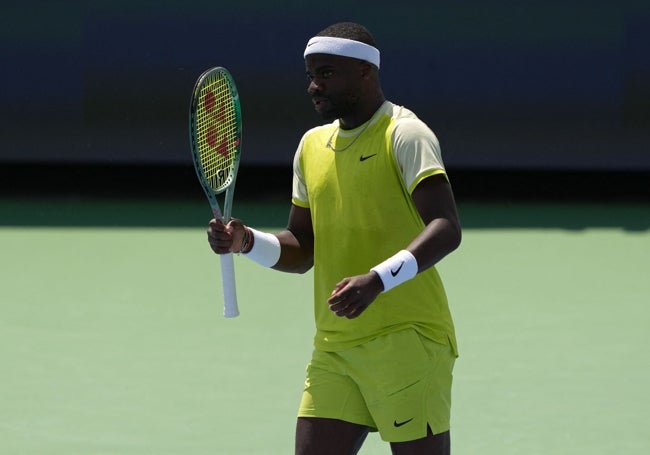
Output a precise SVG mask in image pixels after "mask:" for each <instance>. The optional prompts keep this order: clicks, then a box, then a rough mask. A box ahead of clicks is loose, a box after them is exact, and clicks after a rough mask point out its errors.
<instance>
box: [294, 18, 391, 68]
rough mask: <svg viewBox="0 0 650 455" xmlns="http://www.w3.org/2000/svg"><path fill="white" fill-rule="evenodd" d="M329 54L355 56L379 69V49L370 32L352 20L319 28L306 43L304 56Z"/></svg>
mask: <svg viewBox="0 0 650 455" xmlns="http://www.w3.org/2000/svg"><path fill="white" fill-rule="evenodd" d="M311 54H330V55H340V56H343V57H349V58H356V59H358V60H364V61H367V62H369V63H372V64H373V65H375V66H376V67H377V69H379V60H380V58H379V56H380V54H379V49H377V43H375V39H374V38H373V36H372V35H371V34H370V32H369V31H368V30H367V29H366V28H365V27H364V26H363V25H359V24H355V23H354V22H339V23H338V24H334V25H330V26H329V27H327V28H326V29H324V30H321V31H320V32H319V33H317V34H316V36H314V37H313V38H312V39H310V40H309V42H308V43H307V47H306V48H305V53H304V56H305V57H307V56H308V55H311Z"/></svg>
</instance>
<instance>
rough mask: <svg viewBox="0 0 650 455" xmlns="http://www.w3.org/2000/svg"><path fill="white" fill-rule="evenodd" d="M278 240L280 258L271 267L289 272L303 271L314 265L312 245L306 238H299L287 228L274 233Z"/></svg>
mask: <svg viewBox="0 0 650 455" xmlns="http://www.w3.org/2000/svg"><path fill="white" fill-rule="evenodd" d="M275 235H276V237H277V238H278V240H279V241H280V246H281V251H280V259H279V260H278V262H277V263H276V264H275V265H274V266H273V267H272V268H273V269H275V270H279V271H282V272H290V273H305V272H307V271H308V270H309V269H311V268H312V266H313V265H314V247H313V244H312V242H310V241H309V240H308V239H299V238H298V237H296V235H295V234H294V233H293V232H291V231H290V230H289V229H285V230H284V231H281V232H278V233H277V234H275Z"/></svg>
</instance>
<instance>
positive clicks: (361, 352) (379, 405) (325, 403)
mask: <svg viewBox="0 0 650 455" xmlns="http://www.w3.org/2000/svg"><path fill="white" fill-rule="evenodd" d="M455 360H456V358H455V355H454V353H453V351H452V349H451V347H450V346H447V345H443V344H439V343H436V342H434V341H431V340H429V339H426V338H424V337H422V336H421V335H419V334H418V333H417V332H416V331H415V330H414V329H405V330H401V331H399V332H395V333H391V334H388V335H385V336H382V337H379V338H377V339H375V340H373V341H370V342H368V343H365V344H363V345H361V346H357V347H354V348H352V349H349V350H346V351H341V352H326V351H319V350H315V351H314V353H313V355H312V360H311V362H310V364H309V365H308V366H307V379H306V380H305V390H304V392H303V394H302V401H301V403H300V408H299V411H298V417H323V418H330V419H339V420H343V421H346V422H352V423H356V424H360V425H366V426H368V427H370V428H371V430H372V431H379V434H380V435H381V438H382V439H383V440H384V441H388V442H403V441H412V440H415V439H420V438H423V437H425V436H426V435H427V425H428V426H429V427H430V428H431V431H432V432H433V434H438V433H443V432H445V431H447V430H449V420H450V409H451V383H452V370H453V367H454V362H455Z"/></svg>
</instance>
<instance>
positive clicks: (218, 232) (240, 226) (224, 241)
mask: <svg viewBox="0 0 650 455" xmlns="http://www.w3.org/2000/svg"><path fill="white" fill-rule="evenodd" d="M244 235H245V228H244V223H242V222H241V220H238V219H234V218H233V219H231V220H230V221H229V222H228V224H223V221H221V220H218V219H214V218H213V219H211V220H210V223H209V225H208V243H209V244H210V248H212V251H214V252H215V253H217V254H228V253H238V252H239V251H241V249H242V243H243V241H244Z"/></svg>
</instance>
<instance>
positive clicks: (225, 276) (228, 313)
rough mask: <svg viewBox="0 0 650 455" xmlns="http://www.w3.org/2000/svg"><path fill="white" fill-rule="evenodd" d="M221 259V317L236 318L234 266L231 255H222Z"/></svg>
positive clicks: (237, 313)
mask: <svg viewBox="0 0 650 455" xmlns="http://www.w3.org/2000/svg"><path fill="white" fill-rule="evenodd" d="M219 257H220V258H221V284H222V286H223V316H224V317H225V318H236V317H237V316H239V307H238V306H237V287H236V286H235V264H234V262H233V257H232V254H222V255H220V256H219Z"/></svg>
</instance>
